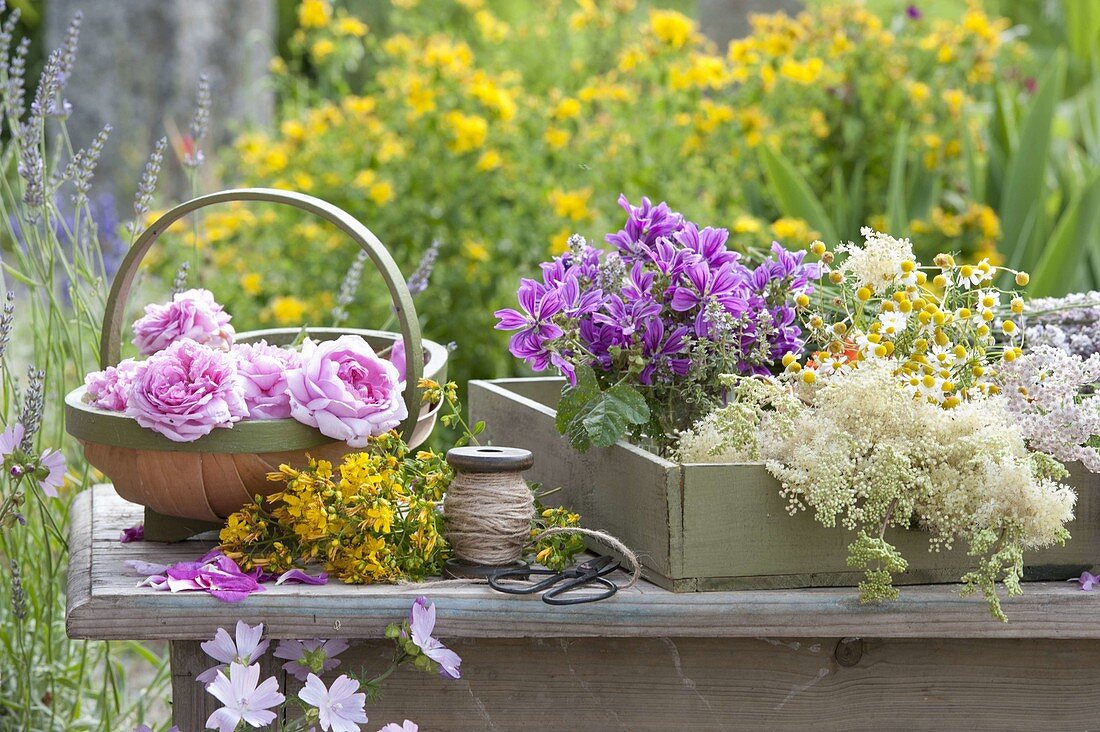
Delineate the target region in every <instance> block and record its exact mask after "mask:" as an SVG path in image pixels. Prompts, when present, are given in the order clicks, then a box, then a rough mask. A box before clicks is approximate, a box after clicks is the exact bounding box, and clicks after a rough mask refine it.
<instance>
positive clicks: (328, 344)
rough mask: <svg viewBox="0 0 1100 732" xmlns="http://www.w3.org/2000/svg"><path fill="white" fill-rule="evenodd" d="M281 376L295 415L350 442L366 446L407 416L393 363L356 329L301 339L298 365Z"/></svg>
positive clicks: (324, 431) (300, 419)
mask: <svg viewBox="0 0 1100 732" xmlns="http://www.w3.org/2000/svg"><path fill="white" fill-rule="evenodd" d="M286 379H287V387H288V393H289V395H290V412H291V415H292V416H293V417H294V419H296V420H298V421H299V422H301V423H302V424H307V425H310V426H311V427H316V428H317V429H318V430H320V432H321V434H323V435H325V436H327V437H331V438H332V439H334V440H342V441H344V442H346V443H347V444H348V445H350V446H351V447H365V446H366V445H367V440H368V439H369V438H370V437H372V436H375V435H381V434H383V433H385V432H388V431H389V430H391V429H393V428H394V427H396V426H398V425H399V424H401V421H402V420H404V419H405V417H407V416H408V410H407V409H406V407H405V401H404V399H402V396H401V389H400V387H399V378H398V374H397V369H396V368H394V365H393V364H392V363H390V362H389V361H387V360H385V359H382V358H379V357H378V355H377V354H375V352H374V349H373V348H371V347H370V344H369V343H367V342H366V341H365V340H363V339H362V338H361V337H360V336H357V335H345V336H341V337H340V338H337V339H336V340H333V341H325V342H323V343H314V342H313V341H306V342H305V344H304V345H303V347H302V366H301V367H300V368H297V369H292V370H290V371H288V372H287V374H286Z"/></svg>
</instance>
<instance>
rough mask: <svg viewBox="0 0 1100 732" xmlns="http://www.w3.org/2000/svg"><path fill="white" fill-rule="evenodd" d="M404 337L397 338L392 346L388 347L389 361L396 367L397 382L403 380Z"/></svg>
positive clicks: (404, 364)
mask: <svg viewBox="0 0 1100 732" xmlns="http://www.w3.org/2000/svg"><path fill="white" fill-rule="evenodd" d="M406 360H407V359H406V358H405V339H404V338H398V339H397V340H396V341H394V342H393V348H392V349H390V363H392V364H393V367H394V368H395V369H397V380H398V382H402V381H405V366H406V363H405V362H406Z"/></svg>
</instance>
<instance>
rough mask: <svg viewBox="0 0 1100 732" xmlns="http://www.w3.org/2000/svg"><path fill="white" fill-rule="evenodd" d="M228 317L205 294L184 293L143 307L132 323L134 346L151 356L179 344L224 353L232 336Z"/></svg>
mask: <svg viewBox="0 0 1100 732" xmlns="http://www.w3.org/2000/svg"><path fill="white" fill-rule="evenodd" d="M230 319H231V316H230V315H229V313H227V312H225V310H224V309H223V308H222V306H221V305H219V304H218V303H217V301H216V300H214V294H213V293H212V292H210V291H209V290H187V291H186V292H181V293H178V294H176V295H174V296H173V297H172V301H171V302H168V303H164V304H163V305H146V306H145V315H143V316H142V317H141V318H139V319H138V320H136V321H135V322H134V345H135V346H137V349H138V352H139V353H141V355H143V356H151V355H152V354H154V353H157V352H158V351H162V350H164V349H165V348H168V346H170V345H172V344H173V343H175V342H177V341H181V340H192V341H195V342H196V343H201V344H202V345H204V346H210V347H212V348H219V349H222V350H228V349H229V347H230V346H232V345H233V339H234V338H235V337H236V333H235V332H234V330H233V326H232V325H230V324H229V321H230Z"/></svg>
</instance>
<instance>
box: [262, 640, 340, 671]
mask: <svg viewBox="0 0 1100 732" xmlns="http://www.w3.org/2000/svg"><path fill="white" fill-rule="evenodd" d="M347 649H348V642H347V641H346V640H342V639H340V638H333V639H331V640H321V639H320V638H314V639H313V640H284V641H279V645H278V646H277V647H276V648H275V658H282V659H284V660H286V663H284V664H283V670H284V671H286V672H287V673H289V674H290V675H291V676H293V677H294V678H296V679H298V680H299V681H305V680H306V678H307V677H308V676H309V675H310V674H311V673H316V674H323V673H328V672H329V671H331V670H333V669H334V668H336V667H337V666H339V665H340V660H339V659H338V658H336V656H338V655H340V654H341V653H343V652H344V651H346V650H347Z"/></svg>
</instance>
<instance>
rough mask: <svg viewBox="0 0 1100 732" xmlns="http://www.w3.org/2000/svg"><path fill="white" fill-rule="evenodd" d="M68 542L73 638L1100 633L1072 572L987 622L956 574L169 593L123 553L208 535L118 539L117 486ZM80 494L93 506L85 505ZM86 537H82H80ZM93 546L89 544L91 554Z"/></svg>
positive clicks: (1095, 602) (172, 558) (1094, 603)
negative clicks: (726, 587) (577, 586)
mask: <svg viewBox="0 0 1100 732" xmlns="http://www.w3.org/2000/svg"><path fill="white" fill-rule="evenodd" d="M78 500H79V501H80V503H79V504H78V506H79V507H80V508H81V510H78V511H76V512H74V533H73V535H72V548H73V553H74V557H75V558H76V561H77V562H78V565H79V562H81V561H83V559H82V557H84V556H88V557H89V559H88V567H89V569H88V571H87V573H86V577H85V578H84V579H80V577H79V566H77V572H75V574H77V575H78V576H76V577H73V578H71V580H70V581H71V582H73V583H75V584H74V585H73V590H72V591H71V594H70V596H69V612H68V618H67V621H68V627H69V632H70V634H71V635H72V636H73V637H78V638H103V639H166V640H193V639H196V638H207V637H210V636H211V635H213V632H214V629H215V628H217V627H219V626H226V627H229V626H232V625H233V624H234V623H235V622H236V621H237V619H238V618H243V619H244V620H247V621H249V622H260V621H263V622H265V623H267V624H268V629H269V633H270V634H271V635H272V636H273V637H277V638H310V637H315V636H319V637H328V636H332V635H338V636H341V637H349V638H379V637H382V635H383V633H384V630H385V627H386V625H387V624H388V623H390V622H392V621H393V620H394V619H395V618H401V617H404V615H405V614H406V613H407V612H408V607H409V604H410V603H411V601H412V598H413V597H415V596H416V595H418V594H424V595H429V596H430V597H431V598H432V599H433V600H434V601H435V602H436V604H437V607H438V613H439V629H440V633H441V634H442V635H443V637H450V638H463V637H469V638H481V637H490V638H491V637H498V638H499V637H546V638H556V637H566V638H570V637H583V636H604V637H661V636H673V637H755V636H761V635H773V636H788V637H798V636H814V635H829V636H836V637H843V636H850V635H862V636H873V637H903V638H906V637H908V638H918V637H919V638H936V637H941V638H967V637H976V638H1028V637H1031V638H1100V596H1098V595H1097V594H1095V593H1091V594H1090V593H1084V592H1081V591H1080V590H1078V589H1077V586H1076V585H1075V584H1073V583H1069V582H1056V583H1034V584H1029V585H1026V586H1025V594H1024V596H1023V597H1020V598H1012V599H1011V600H1006V601H1005V611H1006V612H1007V613H1008V616H1009V618H1010V620H1011V622H1009V623H1007V624H1002V623H998V622H996V621H994V620H992V619H991V618H990V616H989V613H988V611H987V608H986V605H985V602H984V601H983V600H982V599H981V598H980V597H969V598H962V597H960V596H959V594H958V587H957V586H954V585H926V586H921V587H909V588H904V589H903V590H902V593H901V599H900V600H898V601H897V602H893V603H886V604H883V605H861V604H860V603H859V600H858V598H857V596H856V593H855V591H854V590H852V589H850V588H820V589H813V590H751V591H749V590H747V591H736V592H714V593H686V594H673V593H670V592H667V591H665V590H662V589H660V588H658V587H655V586H654V585H652V584H649V583H647V582H642V583H640V584H639V585H638V586H637V587H635V588H632V589H630V590H627V591H623V592H620V593H619V594H618V595H617V596H616V597H614V598H612V599H611V600H608V601H605V602H600V603H594V604H591V605H578V606H573V607H558V608H554V607H551V606H549V605H546V604H544V603H542V602H541V601H540V600H539V599H538V598H536V597H517V596H504V595H500V594H497V593H494V592H492V591H491V590H489V589H488V588H486V587H485V586H481V585H478V586H473V585H465V584H458V585H456V584H453V583H449V584H448V583H445V584H435V585H433V584H430V583H428V584H422V585H410V586H390V585H373V586H352V585H344V584H340V583H335V582H333V583H329V584H327V585H325V586H322V587H294V586H289V585H284V586H282V587H274V586H268V588H267V590H266V591H265V592H263V593H262V594H258V595H254V596H253V597H250V598H249V599H248V600H246V601H245V602H243V603H240V604H226V603H222V602H219V601H217V600H215V599H213V598H212V597H209V596H207V595H203V594H198V593H180V594H170V593H167V592H157V591H154V590H151V589H149V588H139V587H136V586H135V585H136V584H137V581H138V580H137V578H135V577H132V576H128V575H125V574H123V565H124V562H125V561H126V560H127V559H141V560H143V561H147V562H158V563H164V564H167V563H171V562H176V561H183V560H193V559H195V558H197V557H199V556H201V555H202V554H203V553H204V552H205V551H206V550H207V549H209V548H210V547H211V546H212V545H213V542H212V541H210V540H209V539H207V540H199V539H192V540H188V541H184V542H180V543H178V544H158V543H155V542H138V543H131V544H120V543H119V542H118V535H119V532H120V531H121V529H122V528H124V527H127V526H130V525H132V524H134V523H136V522H137V521H140V519H141V514H142V510H141V507H140V506H136V505H134V504H131V503H128V502H126V501H123V500H122V499H120V498H119V497H118V496H117V494H115V493H114V491H113V490H112V489H111V488H110V486H99V487H96V488H94V489H92V491H91V492H89V493H88V494H87V497H84V496H82V497H81V498H80V499H78ZM84 502H87V505H89V506H90V507H91V508H90V509H89V510H88V511H83V506H84V505H85V503H84ZM82 512H84V513H88V514H89V515H90V517H91V533H90V542H91V546H90V548H89V549H87V550H85V546H83V545H87V544H88V541H89V538H85V537H88V533H87V531H86V530H82V531H84V533H80V532H78V531H77V529H78V528H79V527H80V526H81V525H82V524H81V522H80V514H81V513H82ZM82 544H83V545H82ZM85 552H86V553H85Z"/></svg>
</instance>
